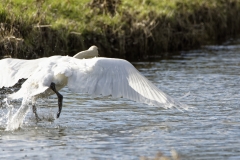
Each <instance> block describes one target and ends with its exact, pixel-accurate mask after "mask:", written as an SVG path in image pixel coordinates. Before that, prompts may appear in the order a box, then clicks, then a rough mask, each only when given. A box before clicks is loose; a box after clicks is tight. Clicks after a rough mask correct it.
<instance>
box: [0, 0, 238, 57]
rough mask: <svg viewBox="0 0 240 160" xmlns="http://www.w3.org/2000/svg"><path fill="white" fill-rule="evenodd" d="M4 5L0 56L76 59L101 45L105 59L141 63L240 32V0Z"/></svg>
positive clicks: (5, 1)
mask: <svg viewBox="0 0 240 160" xmlns="http://www.w3.org/2000/svg"><path fill="white" fill-rule="evenodd" d="M115 1H116V3H114V2H115ZM103 2H106V3H103ZM0 3H1V5H0V23H1V28H0V33H1V34H0V56H5V55H11V56H12V57H18V58H36V57H42V56H51V55H54V54H60V55H67V54H68V55H73V54H75V53H76V52H78V51H80V50H83V49H86V48H88V47H89V46H91V45H93V44H95V45H97V46H98V47H99V48H100V51H101V55H103V56H108V57H119V58H125V59H129V60H141V59H144V58H147V57H150V56H154V55H162V53H163V52H171V51H179V50H186V49H192V48H197V47H199V46H201V45H203V44H207V43H211V42H217V41H221V40H225V39H226V38H229V37H231V36H234V35H236V34H239V32H240V28H239V27H238V26H239V24H240V14H239V10H240V1H239V0H211V1H209V0H195V1H192V0H161V1H159V0H132V1H129V0H118V1H117V0H63V1H57V0H25V1H22V0H0ZM9 37H11V38H9Z"/></svg>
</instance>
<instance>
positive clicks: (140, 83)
mask: <svg viewBox="0 0 240 160" xmlns="http://www.w3.org/2000/svg"><path fill="white" fill-rule="evenodd" d="M76 61H78V63H77V62H76V64H77V65H78V67H76V68H75V69H74V71H73V74H72V76H69V77H68V88H69V89H70V90H71V91H73V92H85V93H89V94H91V95H92V96H93V97H96V96H100V95H103V96H109V95H112V96H113V97H123V98H127V99H130V100H134V101H137V102H142V103H146V104H149V105H153V106H162V107H164V108H171V107H176V108H184V109H187V107H188V106H187V105H184V104H181V103H180V102H178V101H176V100H174V99H173V98H171V97H170V96H168V95H167V94H165V93H164V92H162V91H161V90H160V89H158V88H157V87H156V86H155V85H153V84H152V83H151V82H150V81H148V80H147V79H146V78H145V77H144V76H142V75H141V74H140V72H138V70H137V69H136V68H135V67H134V66H133V65H132V64H131V63H129V62H127V61H125V60H121V59H112V58H94V59H83V60H76Z"/></svg>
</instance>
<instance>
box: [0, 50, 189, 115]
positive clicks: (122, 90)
mask: <svg viewBox="0 0 240 160" xmlns="http://www.w3.org/2000/svg"><path fill="white" fill-rule="evenodd" d="M89 50H90V49H89ZM89 50H88V52H89ZM92 52H94V54H95V55H96V54H98V52H97V47H95V46H94V47H93V48H92ZM90 54H91V53H90ZM94 54H93V55H94ZM81 58H83V57H81ZM0 66H1V68H2V69H1V70H0V75H1V76H0V88H1V87H10V86H13V85H14V84H16V83H17V82H18V80H19V79H21V78H27V80H26V81H25V82H24V83H23V84H22V86H21V88H20V90H19V91H17V92H16V93H13V94H10V95H8V96H7V97H8V98H10V99H19V98H24V99H25V98H26V97H28V98H30V99H32V101H33V103H34V102H35V101H36V99H37V98H39V97H46V96H49V95H51V94H54V92H53V91H52V89H50V85H51V83H54V84H55V86H56V89H57V90H60V89H61V88H63V87H64V86H67V87H68V88H69V90H70V91H72V92H81V93H88V94H90V95H91V96H93V97H97V96H100V95H103V96H109V95H111V96H112V97H123V98H127V99H130V100H133V101H137V102H142V103H145V104H149V105H153V106H161V107H164V108H171V107H176V108H183V109H187V108H188V106H187V105H184V104H182V103H180V102H178V101H175V100H174V99H173V98H171V97H170V96H168V95H167V94H165V93H164V92H162V91H161V90H160V89H158V88H157V87H156V86H154V85H153V84H152V83H151V82H150V81H148V80H147V79H146V78H145V77H144V76H142V75H141V74H140V73H139V72H138V71H137V69H136V68H135V67H134V66H133V65H132V64H131V63H129V62H128V61H126V60H122V59H113V58H101V57H99V58H92V59H77V58H74V57H68V56H52V57H49V58H40V59H36V60H20V59H3V60H0ZM60 112H61V111H60Z"/></svg>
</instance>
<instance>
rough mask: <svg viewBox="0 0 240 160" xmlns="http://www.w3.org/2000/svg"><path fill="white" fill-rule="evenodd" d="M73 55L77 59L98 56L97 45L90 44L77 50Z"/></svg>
mask: <svg viewBox="0 0 240 160" xmlns="http://www.w3.org/2000/svg"><path fill="white" fill-rule="evenodd" d="M73 57H74V58H78V59H83V58H93V57H98V48H97V46H91V47H90V48H89V49H88V50H85V51H82V52H79V53H77V54H76V55H74V56H73Z"/></svg>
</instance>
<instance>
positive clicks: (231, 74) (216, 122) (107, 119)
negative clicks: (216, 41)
mask: <svg viewBox="0 0 240 160" xmlns="http://www.w3.org/2000/svg"><path fill="white" fill-rule="evenodd" d="M238 44H240V43H238V42H237V43H229V44H224V45H221V46H207V47H204V48H203V49H201V50H195V51H189V52H182V53H181V55H180V56H175V57H174V58H173V59H169V60H158V61H156V62H138V63H134V65H135V67H136V68H137V69H138V70H139V71H140V72H141V73H142V74H143V75H145V76H146V77H147V78H148V79H149V80H151V81H152V82H153V83H154V84H155V85H157V86H158V87H159V88H160V89H161V90H163V91H164V92H165V93H167V94H169V95H171V96H172V97H174V98H178V97H181V96H184V95H185V94H186V93H189V92H190V96H188V97H186V98H184V99H181V100H180V101H181V102H183V103H186V104H188V105H190V106H193V107H195V109H193V110H192V111H186V112H181V111H178V110H165V109H162V108H159V107H150V106H147V105H144V104H140V103H136V102H132V101H128V100H126V99H112V98H108V97H99V98H95V99H92V98H90V97H88V95H85V94H73V93H71V92H69V91H68V89H67V88H64V89H63V90H62V91H61V93H62V94H63V96H64V97H65V98H64V104H63V110H62V114H61V116H60V118H59V119H55V118H54V117H55V115H56V113H57V110H58V108H57V99H56V96H52V97H50V98H49V99H44V100H40V101H38V103H37V105H38V113H39V116H40V117H41V118H42V121H41V122H40V123H36V122H35V119H34V115H33V114H32V112H29V113H28V115H27V117H26V119H25V121H24V124H23V126H22V128H21V129H19V130H17V131H14V132H10V131H4V129H5V127H6V121H5V120H4V116H6V112H7V110H6V108H5V107H1V108H0V115H1V118H0V159H128V160H130V159H134V160H135V159H139V157H141V156H146V157H154V156H155V154H156V153H157V152H158V151H161V152H162V153H164V154H165V155H166V156H170V151H171V150H175V151H176V152H177V153H178V154H179V155H180V156H181V157H182V159H231V160H232V159H240V147H239V146H240V118H239V116H240V108H239V107H240V102H239V99H240V91H239V86H240V75H239V71H240V45H238ZM17 104H18V103H17ZM17 104H14V105H16V106H17ZM18 105H20V103H19V104H18ZM16 109H17V108H15V110H16Z"/></svg>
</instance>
